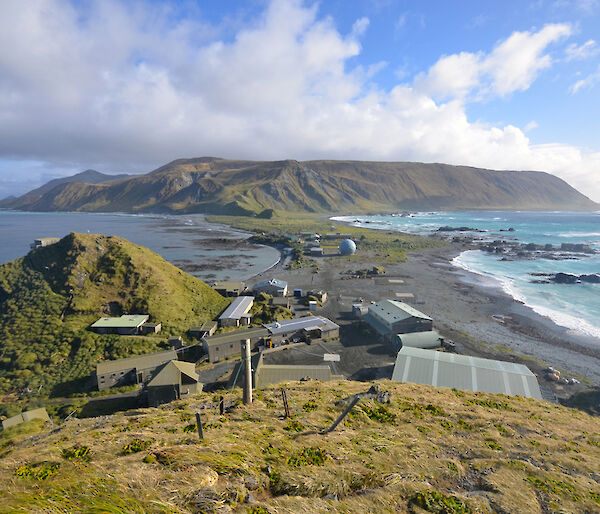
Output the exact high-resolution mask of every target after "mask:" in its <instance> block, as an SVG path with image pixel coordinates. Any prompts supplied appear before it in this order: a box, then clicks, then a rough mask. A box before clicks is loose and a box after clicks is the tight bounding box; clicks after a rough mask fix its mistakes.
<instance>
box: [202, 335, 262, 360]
mask: <svg viewBox="0 0 600 514" xmlns="http://www.w3.org/2000/svg"><path fill="white" fill-rule="evenodd" d="M266 338H269V331H268V330H267V329H266V328H263V327H256V328H245V329H241V330H236V331H235V332H227V333H225V334H217V335H214V336H210V337H203V338H202V347H203V349H204V351H205V352H206V353H207V354H208V360H209V361H210V362H217V361H220V360H222V359H225V358H227V357H231V356H232V355H236V356H239V355H240V352H241V350H242V342H243V341H245V340H246V339H250V344H251V345H252V348H255V347H256V345H257V344H259V343H260V342H261V341H263V340H264V339H266Z"/></svg>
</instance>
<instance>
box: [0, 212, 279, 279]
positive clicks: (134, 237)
mask: <svg viewBox="0 0 600 514" xmlns="http://www.w3.org/2000/svg"><path fill="white" fill-rule="evenodd" d="M70 232H81V233H91V234H105V235H116V236H120V237H124V238H125V239H128V240H129V241H131V242H133V243H136V244H138V245H142V246H146V247H148V248H150V249H151V250H153V251H154V252H156V253H158V254H160V255H161V256H162V257H164V258H165V259H166V260H168V261H169V262H172V263H173V264H175V265H176V266H178V267H180V268H182V269H184V270H186V271H188V272H189V273H190V274H192V275H194V276H196V277H198V278H201V279H203V280H206V281H211V280H245V279H248V278H250V277H252V276H254V275H256V274H258V273H260V272H262V271H264V270H265V269H267V268H269V267H270V266H272V265H273V264H274V263H275V262H277V260H278V259H279V252H278V251H277V250H275V249H274V248H270V247H266V246H258V245H252V244H250V243H248V242H247V241H246V239H247V237H248V235H247V234H245V233H242V232H239V231H236V230H232V229H231V228H229V227H226V226H221V225H214V224H211V223H208V222H207V221H206V220H205V219H204V216H202V215H199V214H195V215H183V216H172V215H155V214H148V215H135V214H99V213H77V212H76V213H73V212H18V211H2V210H0V264H1V263H3V262H8V261H11V260H13V259H16V258H18V257H22V256H23V255H25V254H26V253H27V252H28V251H29V245H30V243H32V242H33V240H34V239H36V238H40V237H63V236H65V235H67V234H68V233H70Z"/></svg>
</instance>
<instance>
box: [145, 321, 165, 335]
mask: <svg viewBox="0 0 600 514" xmlns="http://www.w3.org/2000/svg"><path fill="white" fill-rule="evenodd" d="M161 330H162V324H161V323H144V324H143V325H142V326H141V327H140V334H144V335H146V334H158V333H159V332H160V331H161Z"/></svg>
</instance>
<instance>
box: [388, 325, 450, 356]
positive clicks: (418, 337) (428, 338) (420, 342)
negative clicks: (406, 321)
mask: <svg viewBox="0 0 600 514" xmlns="http://www.w3.org/2000/svg"><path fill="white" fill-rule="evenodd" d="M441 344H442V343H441V337H440V334H439V332H438V331H437V330H429V331H427V332H409V333H408V334H396V337H394V350H396V351H399V350H400V349H401V348H403V347H406V346H408V347H411V348H438V347H439V346H440V345H441Z"/></svg>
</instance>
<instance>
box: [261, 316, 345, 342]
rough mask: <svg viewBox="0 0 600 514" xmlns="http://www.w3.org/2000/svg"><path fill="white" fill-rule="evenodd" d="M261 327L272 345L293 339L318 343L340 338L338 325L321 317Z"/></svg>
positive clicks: (309, 317)
mask: <svg viewBox="0 0 600 514" xmlns="http://www.w3.org/2000/svg"><path fill="white" fill-rule="evenodd" d="M263 326H264V327H265V328H266V329H267V330H268V331H269V334H270V336H271V338H270V340H271V343H273V344H277V343H280V342H283V341H294V340H295V339H297V340H299V341H300V340H306V341H310V342H318V341H323V340H325V339H337V338H338V337H339V336H340V327H339V325H336V324H335V323H334V322H333V321H331V320H329V319H327V318H324V317H322V316H305V317H303V318H294V319H286V320H283V321H276V322H275V323H269V324H267V325H263Z"/></svg>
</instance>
